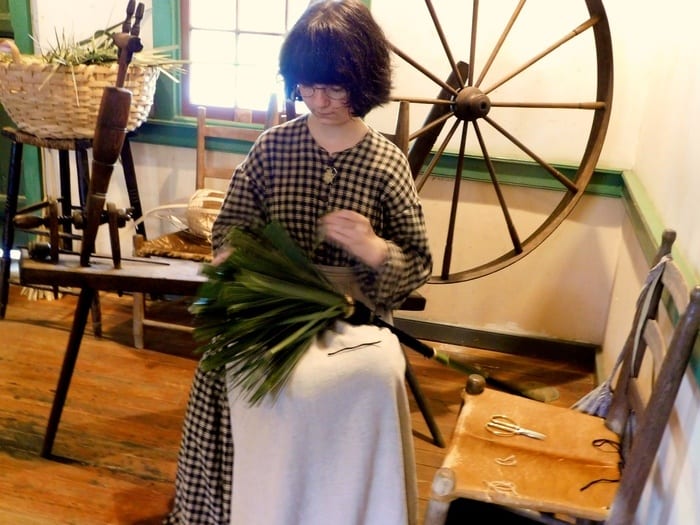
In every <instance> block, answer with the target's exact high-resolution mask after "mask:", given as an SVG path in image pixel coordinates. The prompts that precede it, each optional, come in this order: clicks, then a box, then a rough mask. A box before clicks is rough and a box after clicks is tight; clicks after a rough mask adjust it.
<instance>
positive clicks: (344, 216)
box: [319, 210, 389, 269]
mask: <svg viewBox="0 0 700 525" xmlns="http://www.w3.org/2000/svg"><path fill="white" fill-rule="evenodd" d="M319 228H320V232H321V235H322V238H323V240H325V241H327V242H330V243H333V244H336V245H338V246H340V247H341V248H343V249H345V250H347V251H348V252H349V253H350V254H352V255H354V256H355V257H357V258H358V259H360V260H361V261H362V262H364V263H365V264H367V265H368V266H370V267H372V268H375V269H376V268H379V267H380V266H381V265H382V264H383V263H384V261H385V260H386V258H387V256H388V254H389V247H388V246H387V244H386V241H385V240H384V239H382V238H381V237H379V236H378V235H377V234H376V233H374V229H373V228H372V225H371V224H370V222H369V219H367V217H365V216H364V215H360V214H359V213H357V212H354V211H350V210H337V211H332V212H330V213H327V214H326V215H324V216H323V217H321V219H320V221H319Z"/></svg>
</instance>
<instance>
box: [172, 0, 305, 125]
mask: <svg viewBox="0 0 700 525" xmlns="http://www.w3.org/2000/svg"><path fill="white" fill-rule="evenodd" d="M308 3H309V0H180V9H181V14H180V21H181V42H182V44H181V45H182V48H181V52H182V57H183V58H184V59H186V60H188V61H189V65H188V73H187V74H186V75H183V77H182V114H183V115H194V114H195V113H196V107H197V106H200V105H203V106H207V107H208V110H207V114H209V115H211V116H213V117H218V118H224V119H227V120H236V121H240V122H255V123H261V122H264V119H265V111H266V109H267V105H268V101H269V97H270V94H271V93H272V92H273V91H276V90H281V82H280V81H279V80H278V78H277V76H278V75H277V70H278V54H279V48H280V46H281V44H282V40H283V38H284V35H285V33H286V32H287V30H288V29H289V28H290V27H291V25H293V24H294V22H295V21H296V20H297V19H298V18H299V16H300V15H301V13H302V12H303V10H304V9H305V8H306V6H307V5H308Z"/></svg>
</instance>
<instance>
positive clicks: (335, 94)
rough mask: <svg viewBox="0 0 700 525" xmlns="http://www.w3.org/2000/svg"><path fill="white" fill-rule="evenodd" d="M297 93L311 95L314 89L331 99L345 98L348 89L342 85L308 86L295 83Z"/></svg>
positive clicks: (305, 95)
mask: <svg viewBox="0 0 700 525" xmlns="http://www.w3.org/2000/svg"><path fill="white" fill-rule="evenodd" d="M297 89H299V94H300V95H301V96H302V97H313V96H314V93H315V92H316V91H323V92H324V93H325V94H326V96H327V97H328V98H330V99H331V100H345V99H346V98H348V90H347V89H345V88H344V87H343V86H309V85H307V84H297Z"/></svg>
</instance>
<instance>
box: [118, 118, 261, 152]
mask: <svg viewBox="0 0 700 525" xmlns="http://www.w3.org/2000/svg"><path fill="white" fill-rule="evenodd" d="M212 122H216V121H212ZM219 123H221V124H225V125H229V124H230V123H226V122H223V121H221V122H219ZM231 127H245V128H252V129H259V130H262V126H256V125H254V124H250V125H246V124H236V125H233V124H231ZM129 140H131V141H132V142H143V143H147V144H160V145H167V146H175V147H181V148H196V147H197V125H196V122H195V120H194V119H193V118H190V117H181V118H178V119H174V120H149V121H148V122H146V123H144V124H143V125H142V126H141V127H140V128H139V129H138V130H137V131H136V133H135V134H134V135H133V136H132V137H130V139H129ZM251 145H252V142H249V141H245V140H231V139H207V149H209V150H212V151H224V152H227V153H236V154H241V155H245V154H247V153H248V151H250V146H251Z"/></svg>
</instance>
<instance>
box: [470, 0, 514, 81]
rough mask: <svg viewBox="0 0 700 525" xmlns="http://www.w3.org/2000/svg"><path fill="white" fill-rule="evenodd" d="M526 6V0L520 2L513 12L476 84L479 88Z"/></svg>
mask: <svg viewBox="0 0 700 525" xmlns="http://www.w3.org/2000/svg"><path fill="white" fill-rule="evenodd" d="M524 5H525V0H520V3H519V4H518V5H517V7H516V8H515V10H514V11H513V14H512V15H511V17H510V20H508V23H507V24H506V27H505V29H504V30H503V33H501V36H500V38H499V39H498V42H497V43H496V45H495V46H494V48H493V51H491V54H490V55H489V58H488V59H487V60H486V63H485V64H484V67H483V69H482V70H481V73H480V74H479V78H478V80H477V81H476V84H474V85H475V86H476V87H479V86H480V85H481V81H482V80H484V77H485V76H486V73H488V72H489V69H491V64H493V61H494V60H495V59H496V55H498V52H499V51H500V50H501V47H503V42H505V41H506V37H507V36H508V33H510V30H511V29H512V28H513V25H514V24H515V21H516V20H517V19H518V15H520V11H522V9H523V6H524Z"/></svg>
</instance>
